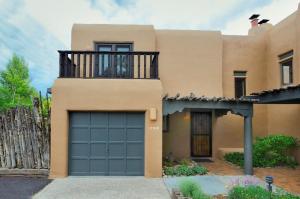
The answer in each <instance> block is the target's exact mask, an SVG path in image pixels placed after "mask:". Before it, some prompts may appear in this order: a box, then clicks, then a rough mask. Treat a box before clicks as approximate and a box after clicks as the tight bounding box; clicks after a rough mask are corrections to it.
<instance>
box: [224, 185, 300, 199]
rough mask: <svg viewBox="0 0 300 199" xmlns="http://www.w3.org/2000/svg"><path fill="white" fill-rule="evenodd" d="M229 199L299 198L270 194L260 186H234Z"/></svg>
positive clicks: (298, 198) (297, 197)
mask: <svg viewBox="0 0 300 199" xmlns="http://www.w3.org/2000/svg"><path fill="white" fill-rule="evenodd" d="M228 198H229V199H270V198H272V199H300V197H299V196H295V195H292V194H290V193H286V192H284V193H276V192H275V193H274V192H273V193H272V194H271V193H270V192H269V191H267V190H266V189H264V188H262V187H260V186H246V187H241V186H236V187H233V188H232V189H231V190H230V191H229V194H228Z"/></svg>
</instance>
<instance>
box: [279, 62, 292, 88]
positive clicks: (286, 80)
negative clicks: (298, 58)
mask: <svg viewBox="0 0 300 199" xmlns="http://www.w3.org/2000/svg"><path fill="white" fill-rule="evenodd" d="M281 79H282V84H284V85H285V84H292V83H293V60H292V59H291V60H287V61H285V62H282V63H281Z"/></svg>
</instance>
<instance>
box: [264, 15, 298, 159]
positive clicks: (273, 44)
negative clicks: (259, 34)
mask: <svg viewBox="0 0 300 199" xmlns="http://www.w3.org/2000/svg"><path fill="white" fill-rule="evenodd" d="M299 22H300V10H299V9H298V11H296V12H295V13H293V14H292V15H290V16H289V17H287V18H286V19H284V20H283V21H281V22H280V23H279V24H277V25H276V26H274V27H273V28H272V29H271V30H270V31H269V32H268V34H267V56H266V58H267V59H266V67H267V73H266V74H267V77H266V79H267V88H268V89H272V88H279V87H281V79H280V65H279V62H278V55H280V54H283V53H285V52H288V51H290V50H294V56H293V81H294V85H297V84H299V83H300V58H299V56H300V55H299V54H300V53H299V50H300V23H299ZM267 114H268V115H267V117H268V125H267V128H268V133H269V134H278V133H281V134H286V135H292V136H295V137H297V138H299V139H300V132H299V129H300V123H299V121H300V105H267ZM296 154H297V159H298V161H300V150H298V151H297V153H296Z"/></svg>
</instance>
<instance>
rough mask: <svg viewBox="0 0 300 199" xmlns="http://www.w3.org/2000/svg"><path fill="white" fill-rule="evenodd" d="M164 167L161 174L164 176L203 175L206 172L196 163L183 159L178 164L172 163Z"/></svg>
mask: <svg viewBox="0 0 300 199" xmlns="http://www.w3.org/2000/svg"><path fill="white" fill-rule="evenodd" d="M166 165H168V166H164V168H163V173H164V175H165V176H194V175H205V174H207V172H208V170H207V169H206V168H205V167H203V166H200V165H198V164H197V163H196V162H194V161H191V160H188V159H184V160H181V161H179V162H172V163H170V162H169V164H166Z"/></svg>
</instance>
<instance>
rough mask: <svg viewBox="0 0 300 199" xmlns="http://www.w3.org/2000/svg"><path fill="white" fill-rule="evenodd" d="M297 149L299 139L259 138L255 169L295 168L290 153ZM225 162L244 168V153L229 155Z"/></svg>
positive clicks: (254, 157) (284, 136) (254, 163)
mask: <svg viewBox="0 0 300 199" xmlns="http://www.w3.org/2000/svg"><path fill="white" fill-rule="evenodd" d="M295 147H297V139H296V138H294V137H292V136H286V135H269V136H266V137H263V138H257V139H256V142H255V143H254V145H253V166H255V167H275V166H285V165H286V166H290V167H295V166H296V165H297V162H296V160H295V158H294V157H292V156H290V155H289V151H290V150H291V149H293V148H295ZM224 158H225V160H227V161H228V162H231V163H233V164H236V165H239V166H243V165H244V155H243V153H237V152H233V153H227V154H225V156H224Z"/></svg>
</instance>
